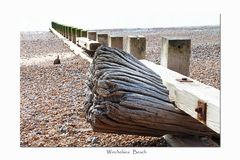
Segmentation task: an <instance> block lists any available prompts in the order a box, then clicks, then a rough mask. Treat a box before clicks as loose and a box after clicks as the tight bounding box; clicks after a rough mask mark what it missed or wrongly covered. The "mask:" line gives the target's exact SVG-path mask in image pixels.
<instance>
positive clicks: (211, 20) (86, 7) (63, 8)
mask: <svg viewBox="0 0 240 160" xmlns="http://www.w3.org/2000/svg"><path fill="white" fill-rule="evenodd" d="M22 1H23V3H24V4H26V5H25V7H24V8H23V9H21V10H20V12H19V19H18V20H19V21H18V27H19V30H20V31H32V30H48V28H49V26H50V22H51V21H56V22H58V23H62V24H65V25H70V26H76V27H80V28H83V29H110V28H155V27H179V26H205V25H219V23H220V12H216V11H214V10H208V8H207V7H205V9H204V10H196V9H189V10H186V9H184V8H183V7H184V6H185V3H182V1H181V3H179V2H174V3H175V5H174V6H173V5H172V3H171V1H163V2H164V3H163V2H161V1H154V0H143V1H135V0H134V1H131V0H121V1H113V0H101V1H100V0H99V1H97V0H87V1H77V0H68V1H60V0H59V1H50V0H49V1H46V0H42V1H30V0H22ZM22 1H21V2H22ZM159 2H161V3H159ZM188 3H192V2H191V1H189V2H188ZM70 4H71V5H70ZM165 6H168V7H167V8H165ZM169 6H170V7H169ZM169 8H170V9H169Z"/></svg>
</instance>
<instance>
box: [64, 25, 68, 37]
mask: <svg viewBox="0 0 240 160" xmlns="http://www.w3.org/2000/svg"><path fill="white" fill-rule="evenodd" d="M64 33H65V34H64V37H65V38H66V37H67V26H65V27H64Z"/></svg>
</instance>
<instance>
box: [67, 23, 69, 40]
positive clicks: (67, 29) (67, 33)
mask: <svg viewBox="0 0 240 160" xmlns="http://www.w3.org/2000/svg"><path fill="white" fill-rule="evenodd" d="M68 33H69V32H68V26H66V38H67V39H68Z"/></svg>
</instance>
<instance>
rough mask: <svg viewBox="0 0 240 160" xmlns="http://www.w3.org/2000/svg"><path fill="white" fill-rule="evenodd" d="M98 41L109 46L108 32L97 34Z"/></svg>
mask: <svg viewBox="0 0 240 160" xmlns="http://www.w3.org/2000/svg"><path fill="white" fill-rule="evenodd" d="M97 41H98V42H99V43H100V44H101V45H104V46H108V34H102V33H100V34H97Z"/></svg>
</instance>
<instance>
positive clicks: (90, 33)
mask: <svg viewBox="0 0 240 160" xmlns="http://www.w3.org/2000/svg"><path fill="white" fill-rule="evenodd" d="M87 38H88V39H90V40H93V41H96V40H97V32H95V31H88V32H87Z"/></svg>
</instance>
